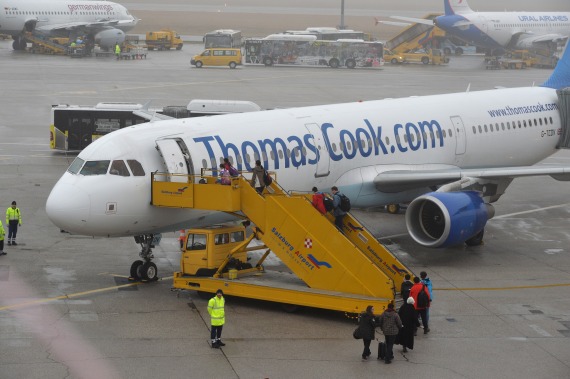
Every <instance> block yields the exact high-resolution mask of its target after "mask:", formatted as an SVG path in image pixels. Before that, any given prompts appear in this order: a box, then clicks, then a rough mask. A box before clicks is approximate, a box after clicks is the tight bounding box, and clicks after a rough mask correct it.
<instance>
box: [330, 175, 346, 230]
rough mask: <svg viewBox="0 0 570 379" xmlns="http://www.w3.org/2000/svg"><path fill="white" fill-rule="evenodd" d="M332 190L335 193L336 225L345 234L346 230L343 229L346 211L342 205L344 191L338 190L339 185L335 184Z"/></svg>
mask: <svg viewBox="0 0 570 379" xmlns="http://www.w3.org/2000/svg"><path fill="white" fill-rule="evenodd" d="M331 192H332V194H333V216H334V224H335V225H336V227H337V228H338V230H340V232H341V233H343V234H344V230H343V228H344V227H343V223H342V220H343V219H344V216H346V212H345V211H343V210H342V209H341V207H340V203H341V195H342V193H341V192H340V191H339V190H338V187H337V186H333V187H332V188H331Z"/></svg>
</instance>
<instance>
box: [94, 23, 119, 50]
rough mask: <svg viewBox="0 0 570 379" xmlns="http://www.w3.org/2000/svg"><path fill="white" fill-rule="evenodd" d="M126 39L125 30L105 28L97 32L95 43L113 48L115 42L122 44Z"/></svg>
mask: <svg viewBox="0 0 570 379" xmlns="http://www.w3.org/2000/svg"><path fill="white" fill-rule="evenodd" d="M124 41H125V32H123V31H122V30H121V29H115V28H111V29H105V30H102V31H100V32H99V33H97V34H95V43H96V44H97V45H99V47H100V48H102V49H105V50H107V49H113V48H114V47H115V44H117V43H118V44H119V45H120V44H122V43H123V42H124Z"/></svg>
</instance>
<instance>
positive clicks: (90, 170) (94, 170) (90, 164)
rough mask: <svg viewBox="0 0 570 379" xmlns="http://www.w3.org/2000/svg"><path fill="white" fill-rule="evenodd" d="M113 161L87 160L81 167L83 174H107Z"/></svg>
mask: <svg viewBox="0 0 570 379" xmlns="http://www.w3.org/2000/svg"><path fill="white" fill-rule="evenodd" d="M109 163H111V161H87V162H85V165H84V166H83V168H82V169H81V172H80V174H81V175H105V174H106V173H107V169H108V168H109Z"/></svg>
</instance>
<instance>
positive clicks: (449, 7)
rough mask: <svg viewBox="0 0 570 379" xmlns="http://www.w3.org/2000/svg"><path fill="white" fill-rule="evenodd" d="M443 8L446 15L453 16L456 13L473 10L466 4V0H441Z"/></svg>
mask: <svg viewBox="0 0 570 379" xmlns="http://www.w3.org/2000/svg"><path fill="white" fill-rule="evenodd" d="M443 8H444V9H445V15H446V16H453V15H454V14H456V13H459V14H461V13H469V12H473V11H472V10H471V8H470V7H469V4H467V0H443Z"/></svg>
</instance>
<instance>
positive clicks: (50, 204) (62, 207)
mask: <svg viewBox="0 0 570 379" xmlns="http://www.w3.org/2000/svg"><path fill="white" fill-rule="evenodd" d="M90 205H91V204H90V201H89V196H88V195H87V193H86V192H85V191H83V190H82V189H79V188H77V187H76V186H72V185H70V184H67V183H57V184H56V186H55V187H54V188H53V190H52V191H51V193H50V195H49V197H48V199H47V202H46V212H47V215H48V217H49V219H50V220H51V222H53V223H54V224H55V225H56V226H57V227H59V228H60V229H63V230H66V231H68V232H75V233H80V232H81V229H82V228H83V226H84V225H85V224H86V223H87V220H88V218H89V208H90Z"/></svg>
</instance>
